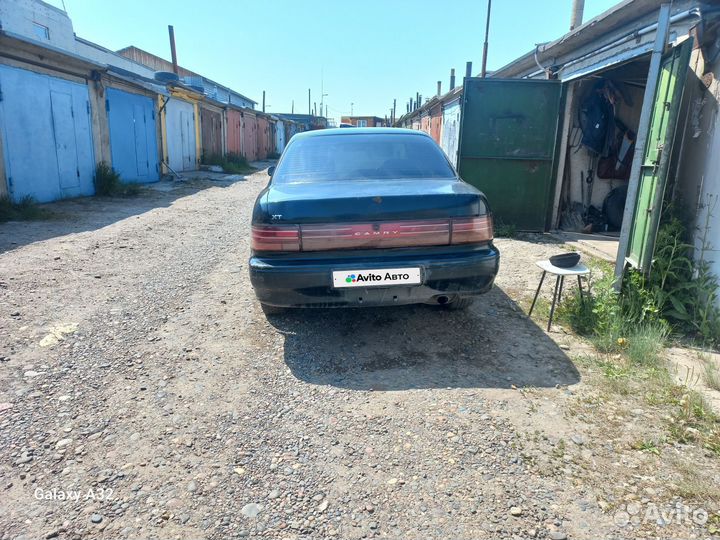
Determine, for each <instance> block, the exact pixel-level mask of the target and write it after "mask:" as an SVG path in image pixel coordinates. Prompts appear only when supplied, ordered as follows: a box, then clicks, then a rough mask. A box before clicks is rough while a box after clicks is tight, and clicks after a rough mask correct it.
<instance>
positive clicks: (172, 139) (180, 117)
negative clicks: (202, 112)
mask: <svg viewBox="0 0 720 540" xmlns="http://www.w3.org/2000/svg"><path fill="white" fill-rule="evenodd" d="M165 134H166V138H167V151H168V161H169V163H170V167H172V168H173V169H174V170H175V171H192V170H195V169H197V157H196V151H195V141H196V139H195V109H194V107H193V105H192V103H189V102H187V101H185V100H182V99H179V98H176V97H173V98H170V101H169V102H168V104H167V105H166V106H165Z"/></svg>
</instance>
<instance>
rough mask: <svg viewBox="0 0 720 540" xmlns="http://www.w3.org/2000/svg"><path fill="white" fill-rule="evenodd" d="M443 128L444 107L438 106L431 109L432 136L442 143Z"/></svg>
mask: <svg viewBox="0 0 720 540" xmlns="http://www.w3.org/2000/svg"><path fill="white" fill-rule="evenodd" d="M441 129H442V107H440V106H437V107H435V108H433V110H432V111H430V136H431V137H432V138H433V140H434V141H435V142H436V143H438V144H440V131H441Z"/></svg>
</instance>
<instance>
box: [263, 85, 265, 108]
mask: <svg viewBox="0 0 720 540" xmlns="http://www.w3.org/2000/svg"><path fill="white" fill-rule="evenodd" d="M263 112H265V90H263Z"/></svg>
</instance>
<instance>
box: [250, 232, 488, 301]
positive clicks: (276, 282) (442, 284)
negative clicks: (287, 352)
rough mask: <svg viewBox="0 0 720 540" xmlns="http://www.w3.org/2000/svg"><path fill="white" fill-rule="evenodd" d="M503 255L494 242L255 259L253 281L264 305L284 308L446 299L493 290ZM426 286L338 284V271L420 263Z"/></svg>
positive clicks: (415, 265)
mask: <svg viewBox="0 0 720 540" xmlns="http://www.w3.org/2000/svg"><path fill="white" fill-rule="evenodd" d="M499 260H500V255H499V253H498V251H497V249H496V248H495V247H494V246H493V245H492V244H488V245H484V246H480V247H466V246H462V247H461V248H459V249H456V248H455V247H453V248H451V249H449V248H446V249H445V250H441V249H437V248H434V249H430V250H425V251H422V250H407V249H397V250H382V252H380V253H379V252H377V251H375V252H370V251H368V252H367V253H361V252H357V251H354V252H352V253H339V252H336V253H335V254H329V253H326V254H318V253H313V254H308V255H304V254H302V255H301V254H294V256H282V257H277V256H272V257H264V256H262V255H257V256H253V257H251V258H250V265H249V266H250V281H251V282H252V286H253V288H254V289H255V294H256V296H257V298H258V300H260V302H262V303H263V304H268V305H271V306H279V307H360V306H383V305H402V304H422V303H443V302H445V301H453V300H455V299H457V298H464V297H468V296H477V295H480V294H483V293H485V292H487V291H488V290H490V288H491V287H492V284H493V281H494V280H495V276H496V275H497V272H498V267H499ZM414 267H419V268H420V272H421V284H420V285H393V286H383V287H352V288H333V286H332V272H333V271H338V270H372V269H382V268H414Z"/></svg>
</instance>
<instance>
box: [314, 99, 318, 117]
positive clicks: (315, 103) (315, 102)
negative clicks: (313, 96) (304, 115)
mask: <svg viewBox="0 0 720 540" xmlns="http://www.w3.org/2000/svg"><path fill="white" fill-rule="evenodd" d="M313 113H314V116H317V101H313Z"/></svg>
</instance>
